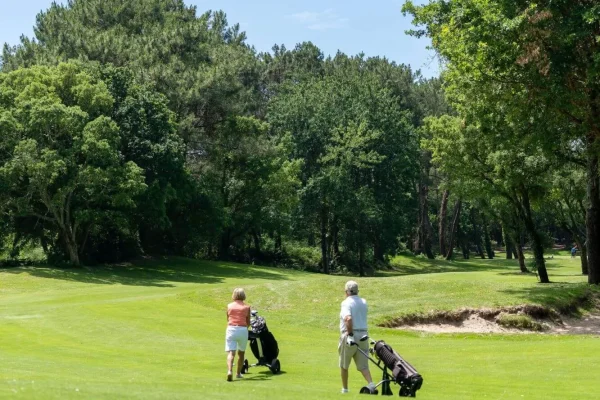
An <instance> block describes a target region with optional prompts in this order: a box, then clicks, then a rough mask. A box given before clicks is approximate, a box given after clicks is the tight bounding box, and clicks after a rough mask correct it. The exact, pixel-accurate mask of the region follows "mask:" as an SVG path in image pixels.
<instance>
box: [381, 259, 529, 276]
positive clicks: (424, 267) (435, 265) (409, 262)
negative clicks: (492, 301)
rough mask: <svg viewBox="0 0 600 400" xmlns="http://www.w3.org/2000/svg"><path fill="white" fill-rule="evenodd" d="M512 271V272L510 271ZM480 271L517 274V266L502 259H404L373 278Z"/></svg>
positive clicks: (512, 261)
mask: <svg viewBox="0 0 600 400" xmlns="http://www.w3.org/2000/svg"><path fill="white" fill-rule="evenodd" d="M511 270H513V271H511ZM482 271H507V272H510V273H512V272H515V273H516V272H518V271H519V265H518V263H517V261H516V260H503V259H497V258H496V259H492V260H490V259H469V260H460V261H459V260H453V261H446V260H440V259H436V260H429V259H426V258H420V257H406V258H402V259H398V260H394V261H393V262H392V269H390V270H384V271H376V272H375V274H374V276H376V277H383V276H402V275H421V274H436V273H445V272H482Z"/></svg>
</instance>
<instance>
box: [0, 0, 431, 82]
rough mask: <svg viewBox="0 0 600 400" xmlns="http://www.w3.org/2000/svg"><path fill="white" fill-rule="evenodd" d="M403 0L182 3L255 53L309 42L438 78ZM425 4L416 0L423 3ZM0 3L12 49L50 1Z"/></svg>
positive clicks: (0, 30)
mask: <svg viewBox="0 0 600 400" xmlns="http://www.w3.org/2000/svg"><path fill="white" fill-rule="evenodd" d="M403 2H404V0H320V1H319V0H288V1H285V0H187V1H186V3H187V4H194V5H196V6H197V7H198V12H203V11H206V10H219V9H221V10H224V11H225V12H226V13H227V17H228V20H229V22H230V23H235V22H238V23H240V25H241V28H242V30H244V31H246V33H247V35H248V43H250V44H251V45H254V46H255V47H256V48H257V49H258V50H259V51H269V50H270V49H271V47H272V46H273V44H275V43H278V44H285V46H286V47H287V48H293V47H294V46H295V44H296V43H300V42H303V41H312V42H313V43H314V44H316V45H317V46H319V48H321V50H323V52H324V53H325V54H326V55H328V54H335V53H336V52H337V50H338V49H339V50H341V51H343V52H344V53H347V54H357V53H359V52H364V53H365V54H366V55H367V56H385V57H387V58H388V59H390V60H394V61H396V62H398V63H404V64H410V65H411V66H412V68H413V69H414V70H416V69H420V70H421V71H422V73H423V75H425V76H426V77H431V76H436V75H438V62H437V59H436V58H435V57H434V53H433V52H432V51H430V50H427V49H426V47H427V45H428V44H429V42H428V40H426V39H415V38H412V37H409V36H406V34H405V33H404V31H405V30H406V29H410V27H411V25H410V17H404V16H403V15H402V12H401V11H400V10H401V7H402V4H403ZM424 2H426V0H416V1H415V3H424ZM6 3H8V4H3V6H2V13H0V43H4V42H8V43H9V44H17V43H18V41H19V36H20V35H21V34H25V35H27V36H32V35H33V28H32V27H33V25H34V24H35V16H36V14H37V13H38V12H39V11H40V10H43V9H46V8H48V6H49V5H50V4H51V3H52V0H20V1H12V0H11V1H8V2H6Z"/></svg>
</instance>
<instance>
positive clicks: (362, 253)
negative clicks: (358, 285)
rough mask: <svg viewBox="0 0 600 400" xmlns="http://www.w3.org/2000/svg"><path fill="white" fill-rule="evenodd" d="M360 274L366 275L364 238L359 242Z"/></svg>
mask: <svg viewBox="0 0 600 400" xmlns="http://www.w3.org/2000/svg"><path fill="white" fill-rule="evenodd" d="M358 274H359V275H360V276H365V244H364V241H363V240H361V241H360V243H359V244H358Z"/></svg>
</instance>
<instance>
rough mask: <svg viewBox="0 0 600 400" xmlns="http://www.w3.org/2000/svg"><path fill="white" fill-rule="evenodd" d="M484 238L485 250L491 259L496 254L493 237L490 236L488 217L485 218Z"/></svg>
mask: <svg viewBox="0 0 600 400" xmlns="http://www.w3.org/2000/svg"><path fill="white" fill-rule="evenodd" d="M483 240H484V242H485V252H486V253H487V256H488V258H489V259H490V260H492V259H493V258H494V256H495V254H494V249H493V248H492V239H491V238H490V228H489V226H488V223H487V219H486V218H485V217H484V218H483Z"/></svg>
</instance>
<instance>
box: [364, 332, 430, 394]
mask: <svg viewBox="0 0 600 400" xmlns="http://www.w3.org/2000/svg"><path fill="white" fill-rule="evenodd" d="M373 349H374V350H375V354H376V355H377V358H379V359H380V360H381V361H382V362H383V363H384V365H385V366H386V368H385V369H384V380H385V379H386V377H385V375H386V374H388V376H389V373H387V371H386V369H389V370H390V371H391V377H392V379H393V380H394V382H396V383H397V384H398V385H400V396H402V397H416V395H417V390H419V389H420V388H421V385H423V377H422V376H421V374H419V373H418V372H417V370H416V369H415V368H414V367H413V366H412V365H410V364H409V363H408V362H407V361H406V360H404V359H403V358H402V357H400V355H399V354H398V353H396V352H395V351H394V349H392V348H391V347H390V346H389V345H388V344H386V343H385V342H384V341H383V340H379V341H377V342H375V345H374V346H373ZM384 394H385V393H384Z"/></svg>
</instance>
